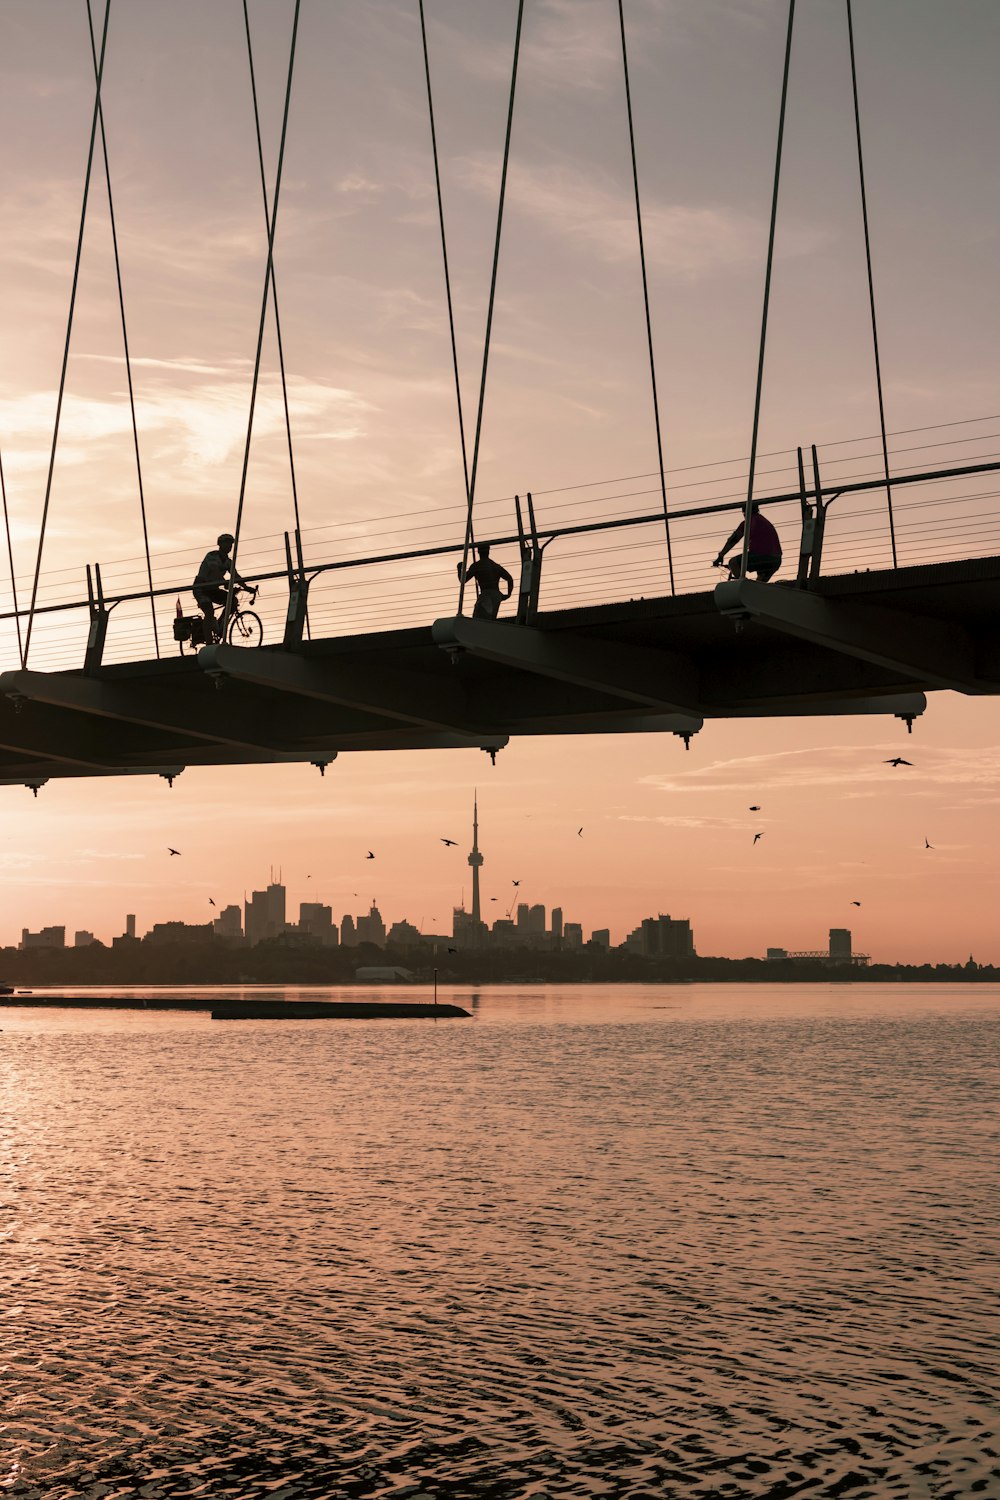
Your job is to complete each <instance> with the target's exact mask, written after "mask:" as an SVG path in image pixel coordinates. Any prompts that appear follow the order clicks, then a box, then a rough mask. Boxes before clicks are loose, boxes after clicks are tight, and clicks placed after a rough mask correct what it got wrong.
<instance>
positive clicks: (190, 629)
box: [174, 584, 264, 656]
mask: <svg viewBox="0 0 1000 1500" xmlns="http://www.w3.org/2000/svg"><path fill="white" fill-rule="evenodd" d="M257 592H258V591H257V589H256V588H254V587H252V586H250V585H247V586H246V587H244V586H243V585H242V584H237V585H236V587H235V589H234V590H233V594H234V598H235V595H236V594H249V595H250V603H251V604H256V602H257ZM224 618H225V611H224V610H223V612H222V613H221V614H219V615H217V616H216V617H215V619H214V620H213V621H212V623H211V625H209V621H208V619H207V618H206V616H205V615H203V614H197V615H186V614H184V613H183V611H182V609H181V601H180V600H179V599H178V601H177V613H176V615H175V617H174V640H175V641H176V642H177V643H178V645H179V646H180V652H181V655H182V656H183V655H184V647H185V646H188V647H189V648H190V649H191V651H192V652H195V651H199V650H200V649H201V647H202V646H214V645H217V644H218V643H219V642H220V641H221V640H222V622H223V619H224ZM263 639H264V627H263V625H262V624H261V622H260V615H258V614H255V613H254V611H253V610H252V609H234V610H233V612H232V614H231V615H230V616H229V629H228V630H227V632H226V640H227V641H228V642H229V644H230V646H251V647H252V646H259V645H260V643H261V641H262V640H263Z"/></svg>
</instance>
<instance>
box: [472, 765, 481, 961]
mask: <svg viewBox="0 0 1000 1500" xmlns="http://www.w3.org/2000/svg"><path fill="white" fill-rule="evenodd" d="M469 864H470V865H471V867H472V920H473V922H474V923H475V930H476V931H478V930H479V924H480V922H481V921H482V913H481V912H480V909H479V871H480V868H481V867H482V864H483V856H482V855H481V854H480V852H479V798H478V796H477V795H473V799H472V853H471V854H470V855H469Z"/></svg>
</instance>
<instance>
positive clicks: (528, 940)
mask: <svg viewBox="0 0 1000 1500" xmlns="http://www.w3.org/2000/svg"><path fill="white" fill-rule="evenodd" d="M517 936H518V939H519V941H520V942H522V943H523V944H524V946H525V947H526V948H542V947H544V946H545V939H546V932H545V907H544V906H529V905H528V903H527V902H526V901H522V902H520V903H519V905H518V908H517Z"/></svg>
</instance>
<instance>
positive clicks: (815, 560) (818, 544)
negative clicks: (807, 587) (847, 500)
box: [809, 443, 836, 583]
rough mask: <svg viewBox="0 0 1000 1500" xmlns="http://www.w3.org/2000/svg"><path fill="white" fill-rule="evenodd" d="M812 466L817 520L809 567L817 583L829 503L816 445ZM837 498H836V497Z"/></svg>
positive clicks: (814, 445)
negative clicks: (825, 496)
mask: <svg viewBox="0 0 1000 1500" xmlns="http://www.w3.org/2000/svg"><path fill="white" fill-rule="evenodd" d="M812 466H813V488H814V489H815V491H816V520H815V529H814V534H813V539H812V562H811V564H810V567H809V579H810V582H812V583H815V582H816V580H817V578H818V577H819V576H820V569H821V566H822V563H823V540H824V538H825V536H826V507H827V504H828V502H825V501H824V499H823V486H822V485H821V484H820V478H819V455H818V454H817V452H816V444H815V443H813V444H812ZM834 498H836V497H834Z"/></svg>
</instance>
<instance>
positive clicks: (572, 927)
mask: <svg viewBox="0 0 1000 1500" xmlns="http://www.w3.org/2000/svg"><path fill="white" fill-rule="evenodd" d="M563 947H564V948H582V947H583V928H582V927H581V926H580V923H579V922H567V923H566V924H565V926H564V927H563Z"/></svg>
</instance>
